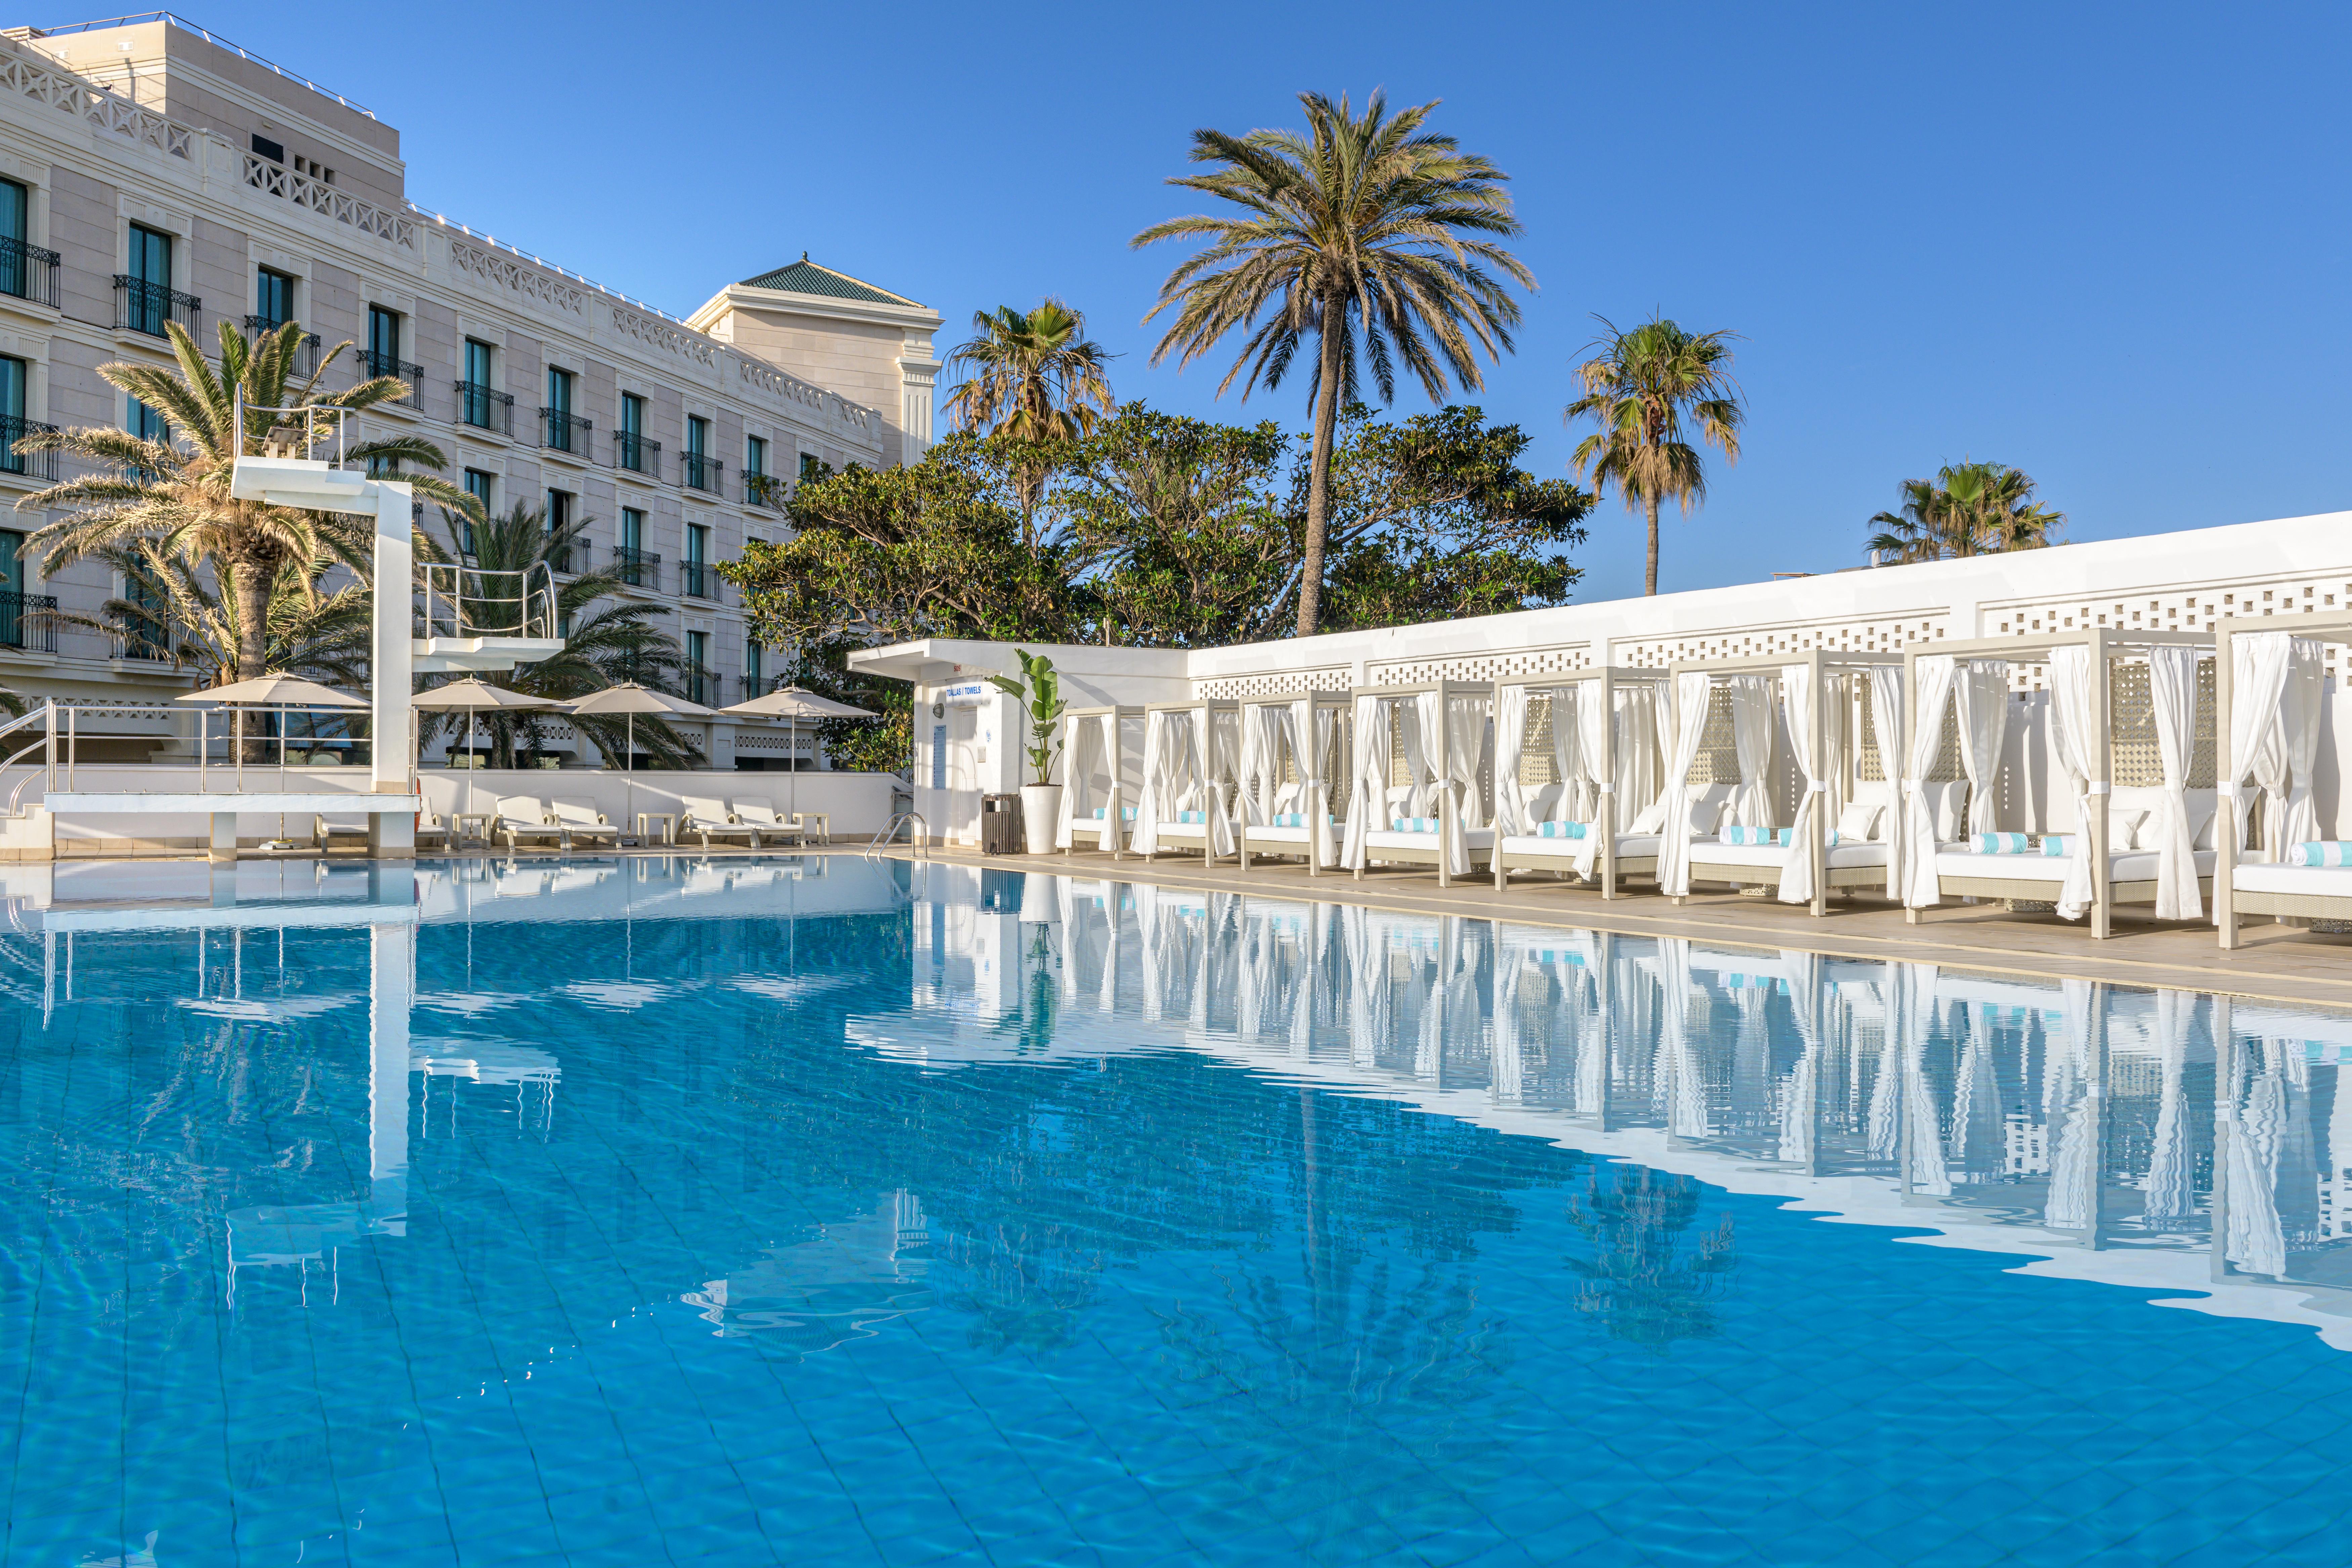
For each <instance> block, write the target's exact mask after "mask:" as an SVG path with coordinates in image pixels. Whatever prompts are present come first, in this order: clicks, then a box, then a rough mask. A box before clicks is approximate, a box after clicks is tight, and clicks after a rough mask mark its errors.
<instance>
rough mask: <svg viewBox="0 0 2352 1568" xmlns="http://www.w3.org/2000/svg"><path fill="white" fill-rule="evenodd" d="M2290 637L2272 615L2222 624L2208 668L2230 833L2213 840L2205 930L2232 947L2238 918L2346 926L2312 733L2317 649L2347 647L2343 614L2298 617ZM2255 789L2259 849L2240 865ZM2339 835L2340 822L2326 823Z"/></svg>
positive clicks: (2344, 893)
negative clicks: (2210, 928) (2215, 929)
mask: <svg viewBox="0 0 2352 1568" xmlns="http://www.w3.org/2000/svg"><path fill="white" fill-rule="evenodd" d="M2293 625H2294V629H2293V630H2292V631H2281V630H2279V629H2277V622H2276V620H2275V619H2274V618H2272V617H2263V618H2261V619H2244V618H2241V619H2234V620H2224V621H2222V622H2221V623H2220V624H2219V625H2218V626H2216V628H2215V633H2216V636H2217V638H2218V643H2217V647H2216V658H2215V661H2214V664H2215V668H2214V682H2213V685H2214V708H2215V719H2214V731H2215V733H2216V734H2217V735H2218V736H2219V737H2220V742H2221V746H2222V748H2223V750H2222V752H2221V768H2220V770H2219V773H2218V778H2219V782H2220V784H2221V798H2222V799H2223V800H2225V801H2227V802H2228V803H2229V804H2230V807H2231V815H2232V816H2234V817H2235V819H2236V821H2237V824H2238V829H2237V831H2236V832H2234V833H2223V834H2221V835H2220V836H2219V837H2218V845H2219V847H2218V857H2219V860H2220V865H2219V867H2218V868H2217V869H2216V870H2215V872H2214V878H2213V923H2214V924H2215V925H2217V926H2219V927H2220V928H2221V945H2222V947H2224V948H2235V947H2236V946H2237V945H2238V921H2239V918H2240V917H2241V916H2243V915H2269V916H2272V917H2273V918H2277V919H2285V920H2336V921H2352V864H2347V856H2346V855H2345V854H2344V852H2343V851H2342V850H2341V849H2340V848H2338V847H2336V841H2331V840H2328V839H2326V838H2324V837H2322V834H2321V829H2320V825H2319V812H2318V799H2317V795H2316V791H2315V784H2316V783H2317V778H2318V764H2319V727H2320V720H2321V716H2322V714H2323V713H2324V712H2325V710H2326V701H2327V680H2326V645H2327V644H2329V643H2335V644H2337V645H2339V646H2343V647H2352V614H2336V615H2299V616H2295V618H2294V623H2293ZM2249 783H2252V784H2253V785H2254V786H2255V787H2256V788H2258V789H2260V790H2261V791H2262V798H2263V813H2262V828H2263V842H2262V844H2261V845H2260V846H2259V847H2249V848H2250V850H2251V852H2250V853H2249V854H2248V855H2247V858H2244V859H2241V858H2240V854H2241V850H2240V846H2242V845H2243V844H2245V840H2246V837H2247V835H2246V821H2247V816H2248V813H2247V811H2246V810H2245V808H2244V807H2243V805H2241V804H2240V803H2241V802H2242V801H2243V800H2244V799H2245V796H2244V795H2241V794H2240V792H2241V791H2242V790H2244V789H2245V787H2246V785H2247V784H2249ZM2334 826H2335V830H2336V833H2337V834H2338V835H2339V836H2340V835H2341V834H2342V833H2343V831H2344V825H2343V824H2342V822H2341V821H2338V822H2337V823H2336V824H2335V825H2334Z"/></svg>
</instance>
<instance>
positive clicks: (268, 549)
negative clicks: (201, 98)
mask: <svg viewBox="0 0 2352 1568" xmlns="http://www.w3.org/2000/svg"><path fill="white" fill-rule="evenodd" d="M166 326H167V330H168V331H169V335H170V339H171V343H172V352H173V355H174V356H175V357H176V358H177V360H178V362H179V364H178V369H177V371H176V372H174V371H171V370H165V369H163V368H161V367H159V366H155V365H144V364H126V363H111V364H103V365H100V367H99V374H100V375H101V376H103V377H105V378H106V380H107V381H108V382H109V383H110V384H113V385H114V386H116V387H118V388H120V389H121V390H122V391H123V392H126V393H128V394H130V395H131V396H132V397H135V398H137V399H139V400H140V401H141V402H142V403H143V404H145V405H147V406H148V407H150V408H152V409H154V410H155V411H157V412H158V413H160V414H161V415H163V417H164V419H165V420H166V421H168V423H169V425H170V429H171V437H170V438H167V439H164V440H160V441H156V440H146V439H142V437H137V436H133V435H131V433H130V432H129V431H126V430H116V429H112V428H108V427H102V426H84V427H79V428H75V429H68V430H58V431H53V432H47V433H45V434H41V435H37V436H30V437H26V438H25V439H24V440H21V441H19V442H17V443H16V447H17V450H19V451H23V452H36V451H47V450H55V451H61V452H66V453H68V454H70V455H72V456H74V457H77V458H84V459H86V460H88V461H89V462H91V463H95V464H98V465H100V466H101V468H103V471H102V472H100V473H96V474H90V475H86V476H84V477H82V478H80V479H68V480H66V481H65V482H64V483H62V484H56V485H51V486H49V487H48V488H47V489H43V490H39V491H37V492H36V493H34V494H32V495H28V496H26V497H25V498H24V499H23V500H19V501H18V502H17V503H16V508H17V510H19V511H58V512H63V513H65V515H64V516H62V517H59V518H58V519H56V520H55V521H51V522H49V523H47V524H45V525H43V526H42V527H40V528H38V529H36V530H35V531H33V532H32V534H31V535H30V536H29V537H27V538H26V541H25V544H24V548H23V552H24V553H25V554H26V555H28V556H29V555H38V556H40V557H41V558H42V567H43V570H45V571H47V572H50V573H55V572H57V571H58V570H59V569H61V568H62V567H64V566H67V565H68V564H70V563H73V562H75V561H79V560H82V559H84V558H86V557H89V556H92V555H96V554H98V553H99V552H101V551H105V550H109V549H120V548H122V547H125V546H129V545H131V544H132V543H134V542H140V541H145V542H152V543H153V544H154V545H155V546H156V547H157V548H158V549H159V550H160V551H161V552H163V554H164V555H166V556H170V557H172V558H174V559H176V560H178V561H180V562H182V563H184V564H185V565H186V566H188V567H189V568H191V569H192V570H193V569H201V568H204V567H206V566H209V567H210V569H211V570H212V572H213V573H214V574H215V577H216V578H217V580H218V582H219V584H220V590H221V594H222V596H223V597H224V598H225V599H226V600H227V601H229V602H230V603H232V604H233V605H234V606H235V620H234V625H235V626H236V631H237V636H238V637H239V638H240V639H241V640H240V641H239V643H238V646H237V660H236V679H252V678H253V677H255V676H258V675H262V674H266V673H268V670H269V668H270V665H269V661H268V630H267V628H268V624H269V616H270V611H269V600H270V595H272V593H273V592H274V591H275V590H276V588H277V587H278V584H280V583H281V582H282V581H284V580H285V574H287V572H288V571H289V570H292V571H293V572H294V574H295V577H294V579H293V580H294V581H295V582H296V583H298V584H301V585H302V586H303V588H304V591H305V592H308V591H310V587H311V585H312V584H314V581H315V579H314V578H313V576H312V574H310V571H309V567H310V564H311V563H314V562H318V561H321V560H335V561H339V562H341V563H343V564H345V565H347V566H349V567H351V568H352V570H353V571H355V572H359V573H361V574H364V573H365V570H366V566H367V557H368V553H369V551H370V549H371V547H372V542H373V537H374V528H375V523H374V520H373V519H372V518H354V517H351V516H348V515H345V514H343V513H339V512H324V511H310V510H303V509H300V508H295V507H281V506H270V505H267V504H265V503H263V502H259V501H246V500H235V499H234V498H232V497H231V496H230V494H229V477H230V472H231V469H232V468H233V467H234V466H235V462H236V458H237V457H238V456H239V455H240V454H239V451H238V448H237V440H236V403H237V401H238V400H239V399H240V398H242V400H243V401H244V402H245V404H246V405H247V407H249V408H251V407H261V408H276V407H286V406H290V405H297V404H306V403H307V404H317V405H327V406H331V407H339V408H348V409H352V410H359V409H365V408H373V407H374V406H376V405H379V404H383V403H393V402H397V401H399V400H401V399H403V398H405V397H406V396H408V395H409V387H408V384H407V383H406V382H404V381H402V380H400V379H399V378H398V377H396V376H389V375H384V376H376V377H374V378H373V379H371V380H368V381H363V382H362V383H360V384H359V385H357V386H354V387H352V388H349V389H347V390H345V391H342V392H333V393H322V392H320V390H319V385H320V378H321V377H323V376H324V375H325V374H327V368H328V366H330V365H331V364H332V363H334V362H335V360H336V359H337V358H338V357H339V356H340V355H341V353H342V352H343V351H344V350H345V349H348V348H350V347H351V344H350V343H349V342H342V343H338V344H336V345H335V347H334V349H333V351H332V352H331V353H328V354H326V355H325V356H324V357H323V358H322V359H321V360H320V363H319V368H318V370H317V371H316V372H315V373H313V374H311V375H310V376H309V377H308V378H307V379H304V380H300V381H297V380H296V379H295V377H294V376H293V374H291V373H292V368H293V364H294V359H295V354H296V351H297V349H298V347H299V344H300V342H301V341H302V337H303V332H302V329H301V327H300V325H299V323H297V322H292V321H289V322H288V323H287V324H286V325H284V326H283V327H280V328H279V329H278V330H277V331H274V332H268V333H264V334H263V335H262V336H261V337H259V338H258V339H256V340H251V341H248V340H247V337H246V335H245V334H244V333H243V332H242V331H238V330H237V328H236V326H235V325H234V324H233V323H231V322H229V321H223V322H221V326H220V369H219V371H218V372H217V373H215V371H214V369H213V367H212V366H211V364H209V363H206V361H205V355H204V351H203V350H201V349H199V348H198V347H197V346H196V342H195V340H194V338H192V337H190V336H189V335H188V334H187V332H186V331H184V330H183V329H182V328H181V327H180V325H179V324H178V323H177V322H169V323H166ZM254 423H262V422H258V421H257V422H254ZM324 429H325V427H324V426H320V430H321V431H322V432H323V431H324ZM268 434H269V432H268V430H267V429H266V428H260V429H257V428H253V427H252V426H251V425H250V424H249V425H248V426H247V429H246V431H245V445H244V448H243V455H246V456H256V455H258V454H259V453H260V451H261V449H262V448H261V443H262V440H263V438H264V437H266V436H268ZM320 439H322V440H331V436H328V435H324V434H322V435H321V437H320ZM343 455H344V458H345V460H346V461H347V462H352V463H360V462H372V463H375V464H379V465H383V466H388V467H393V468H412V469H413V468H440V467H442V466H443V465H444V463H445V462H446V458H444V457H443V455H442V452H441V449H440V448H439V447H436V446H434V445H433V444H432V443H431V442H429V441H426V440H425V439H423V438H422V437H415V436H400V437H387V438H385V439H383V440H378V441H370V442H364V443H356V444H352V445H350V446H348V447H346V448H345V449H344V453H343ZM401 477H402V479H404V480H406V481H407V482H408V483H410V484H413V485H415V487H416V491H417V494H418V495H420V496H422V497H424V498H425V499H428V500H438V501H440V502H442V503H443V504H444V505H446V506H451V507H456V508H458V509H460V510H467V511H468V512H478V503H476V501H475V500H474V499H473V498H472V497H471V496H469V495H467V493H466V492H465V491H464V490H462V489H457V488H456V487H454V486H452V485H450V484H448V483H447V482H446V480H443V479H436V478H435V477H433V476H432V475H429V474H422V473H414V472H404V473H403V474H402V475H401Z"/></svg>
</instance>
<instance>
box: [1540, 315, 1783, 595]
mask: <svg viewBox="0 0 2352 1568" xmlns="http://www.w3.org/2000/svg"><path fill="white" fill-rule="evenodd" d="M1597 319H1598V320H1599V321H1600V322H1601V335H1600V336H1599V337H1597V338H1595V339H1593V340H1592V342H1591V343H1589V344H1587V345H1586V347H1585V352H1586V353H1587V354H1588V355H1590V356H1591V357H1589V358H1588V359H1586V360H1585V362H1584V363H1582V364H1580V365H1578V366H1577V367H1576V377H1577V380H1578V381H1579V382H1580V383H1581V384H1583V387H1584V395H1583V396H1581V397H1580V398H1578V399H1577V400H1576V401H1575V402H1573V403H1571V404H1570V405H1568V414H1567V417H1568V419H1569V420H1570V422H1571V423H1572V422H1574V421H1576V420H1578V419H1591V420H1592V421H1593V422H1594V423H1595V424H1597V425H1599V426H1601V428H1600V429H1599V430H1597V431H1595V432H1594V433H1593V434H1591V435H1590V436H1587V437H1585V438H1584V439H1583V440H1581V441H1580V442H1578V443H1577V446H1576V451H1575V453H1574V454H1573V455H1572V457H1571V458H1570V461H1571V462H1572V463H1573V464H1574V465H1575V467H1576V471H1577V473H1578V474H1579V475H1580V476H1582V475H1585V474H1588V473H1589V474H1591V477H1592V483H1593V489H1596V490H1599V489H1606V488H1607V487H1608V486H1610V485H1612V484H1613V485H1615V486H1616V487H1617V490H1618V493H1619V494H1620V495H1622V496H1623V497H1624V498H1625V510H1628V511H1632V510H1634V509H1636V508H1639V509H1640V510H1642V512H1643V514H1644V515H1645V516H1646V517H1647V518H1648V520H1649V524H1650V553H1649V563H1648V566H1647V569H1646V571H1645V572H1644V574H1643V592H1644V593H1648V594H1655V593H1656V592H1657V591H1658V508H1659V506H1660V505H1661V504H1662V503H1664V502H1665V501H1669V500H1671V501H1676V502H1679V503H1680V504H1681V506H1682V509H1683V515H1684V516H1685V517H1687V516H1689V515H1690V510H1691V508H1692V507H1694V506H1696V505H1697V504H1698V503H1699V502H1700V501H1702V500H1706V460H1705V458H1704V457H1703V456H1702V455H1701V453H1700V451H1699V449H1698V447H1696V446H1693V445H1692V444H1691V442H1690V441H1689V440H1688V439H1687V437H1685V431H1684V423H1685V420H1688V421H1689V422H1691V423H1693V424H1696V426H1698V436H1699V439H1700V440H1701V441H1702V442H1704V443H1706V445H1709V446H1712V447H1717V448H1718V449H1719V450H1720V451H1721V452H1722V453H1723V460H1724V461H1725V462H1727V463H1736V462H1738V460H1739V426H1740V424H1741V422H1742V421H1743V419H1744V418H1745V417H1746V411H1745V410H1744V409H1743V408H1742V407H1741V405H1740V400H1739V387H1738V383H1736V382H1734V381H1733V380H1732V379H1731V346H1730V343H1731V340H1732V338H1734V337H1735V336H1737V334H1736V333H1732V332H1727V331H1717V332H1692V331H1685V330H1684V329H1683V328H1682V327H1681V326H1679V325H1678V324H1676V323H1675V322H1673V321H1667V320H1666V319H1665V318H1664V317H1663V316H1661V317H1658V318H1655V319H1654V320H1651V321H1644V322H1643V323H1642V324H1641V325H1640V326H1637V327H1634V328H1633V329H1632V330H1631V331H1619V330H1618V328H1617V325H1616V323H1615V322H1613V321H1610V320H1609V319H1608V318H1607V317H1605V316H1603V317H1600V318H1597Z"/></svg>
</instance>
